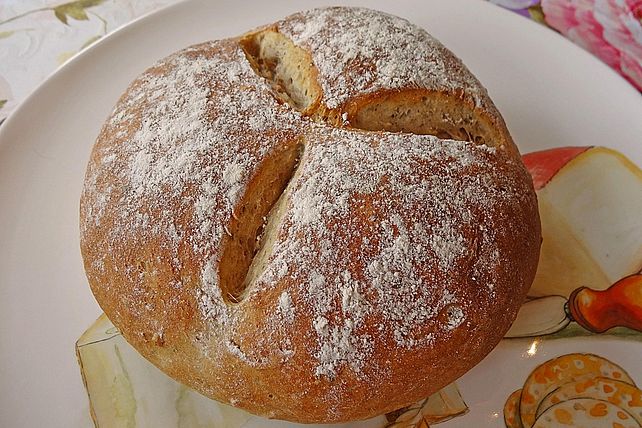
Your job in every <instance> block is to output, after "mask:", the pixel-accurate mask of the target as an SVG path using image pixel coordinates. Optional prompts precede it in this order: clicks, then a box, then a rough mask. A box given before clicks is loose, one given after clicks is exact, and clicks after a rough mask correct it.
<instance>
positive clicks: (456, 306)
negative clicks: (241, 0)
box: [80, 8, 540, 422]
mask: <svg viewBox="0 0 642 428" xmlns="http://www.w3.org/2000/svg"><path fill="white" fill-rule="evenodd" d="M80 222H81V249H82V254H83V258H84V263H85V269H86V272H87V277H88V280H89V284H90V285H91V288H92V290H93V292H94V294H95V296H96V299H97V300H98V303H99V304H100V306H101V307H102V308H103V310H104V311H105V313H106V314H107V316H108V317H109V318H110V320H111V321H112V322H113V323H114V325H116V326H117V327H118V328H119V329H120V330H121V332H122V333H123V335H124V337H125V338H126V339H127V340H128V341H129V343H131V344H132V345H133V346H134V347H135V348H136V349H137V350H138V351H139V352H140V353H141V354H142V355H143V356H144V357H146V358H147V359H148V360H149V361H151V362H152V363H153V364H155V365H156V366H158V367H159V368H160V369H161V370H163V371H164V372H165V373H167V374H168V375H170V376H172V377H173V378H175V379H177V380H179V381H181V382H183V383H184V384H186V385H188V386H190V387H192V388H194V389H196V390H197V391H200V392H201V393H203V394H205V395H207V396H209V397H211V398H214V399H217V400H219V401H222V402H224V403H229V404H231V405H233V406H238V407H241V408H243V409H246V410H248V411H250V412H252V413H255V414H259V415H263V416H266V417H271V418H279V419H287V420H291V421H298V422H340V421H349V420H356V419H364V418H368V417H372V416H375V415H378V414H382V413H384V412H388V411H392V410H395V409H398V408H401V407H403V406H405V405H408V404H410V403H412V402H414V401H416V400H418V399H422V398H424V397H426V396H428V395H430V394H432V393H434V392H436V391H437V390H439V389H440V388H442V387H444V386H445V385H447V384H448V383H450V382H452V381H453V380H455V379H456V378H458V377H459V376H461V375H462V374H463V373H465V372H466V371H467V370H469V369H470V368H471V367H473V366H474V365H475V364H476V363H477V362H479V361H480V360H481V359H482V358H483V357H484V356H485V355H486V354H487V353H488V352H490V350H491V349H492V348H493V347H494V346H495V345H496V344H497V343H498V342H499V340H500V339H501V338H502V336H503V334H504V333H505V332H506V331H507V330H508V328H509V326H510V324H511V322H512V321H513V319H514V318H515V316H516V313H517V310H518V308H519V306H520V304H521V303H522V301H523V299H524V297H525V294H526V291H527V289H528V287H529V286H530V284H531V281H532V280H533V277H534V274H535V269H536V266H537V260H538V254H539V245H540V226H539V218H538V212H537V201H536V197H535V193H534V190H533V186H532V183H531V180H530V177H529V175H528V173H527V172H526V170H525V168H524V167H523V165H522V163H521V160H520V158H519V154H518V152H517V149H516V148H515V146H514V144H513V142H512V140H511V137H510V135H509V134H508V131H507V129H506V126H505V125H504V122H503V120H502V118H501V116H500V115H499V113H498V112H497V110H496V108H495V107H494V105H493V103H492V102H491V100H490V99H489V98H488V95H487V93H486V91H485V89H484V88H483V87H482V86H481V84H480V83H479V82H478V81H477V80H476V79H475V78H474V77H473V76H472V74H471V73H470V72H469V71H468V70H467V69H466V68H465V67H464V65H463V64H462V63H461V61H460V60H458V59H457V58H456V57H455V56H454V55H453V54H452V53H450V52H449V51H448V50H446V49H445V48H444V47H443V46H442V45H441V44H440V43H439V42H438V41H436V40H435V39H434V38H432V37H431V36H430V35H428V34H427V33H426V32H425V31H424V30H422V29H420V28H418V27H416V26H413V25H411V24H410V23H408V22H407V21H405V20H403V19H400V18H397V17H394V16H391V15H388V14H384V13H380V12H376V11H372V10H368V9H358V8H328V9H316V10H312V11H309V12H304V13H299V14H295V15H293V16H290V17H288V18H286V19H284V20H283V21H281V22H278V23H277V24H273V25H270V26H267V27H264V28H261V29H258V30H256V31H253V32H251V33H249V34H246V35H244V36H242V37H239V38H234V39H228V40H222V41H215V42H208V43H203V44H200V45H197V46H193V47H189V48H187V49H185V50H182V51H180V52H178V53H176V54H173V55H171V56H169V57H168V58H165V59H163V60H161V61H160V62H158V63H157V64H156V65H154V66H153V67H151V68H150V69H148V70H147V71H146V72H144V73H143V74H142V75H141V76H140V77H138V78H137V79H136V80H135V81H134V82H133V83H132V84H131V85H130V87H129V88H128V89H127V91H126V92H125V94H124V95H123V96H122V97H121V99H120V100H119V102H118V104H117V105H116V107H115V109H114V110H113V112H112V114H111V116H110V117H109V119H108V120H107V122H106V123H105V125H104V127H103V129H102V131H101V133H100V135H99V137H98V140H97V142H96V145H95V147H94V149H93V152H92V154H91V159H90V161H89V165H88V169H87V174H86V180H85V186H84V191H83V194H82V198H81V207H80Z"/></svg>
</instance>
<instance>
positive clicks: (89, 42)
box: [80, 35, 102, 50]
mask: <svg viewBox="0 0 642 428" xmlns="http://www.w3.org/2000/svg"><path fill="white" fill-rule="evenodd" d="M101 37H102V36H101V35H97V36H94V37H90V38H89V39H87V41H86V42H85V43H83V45H82V46H81V47H80V49H81V50H82V49H85V48H86V47H87V46H91V45H93V44H94V42H95V41H96V40H99V39H100V38H101Z"/></svg>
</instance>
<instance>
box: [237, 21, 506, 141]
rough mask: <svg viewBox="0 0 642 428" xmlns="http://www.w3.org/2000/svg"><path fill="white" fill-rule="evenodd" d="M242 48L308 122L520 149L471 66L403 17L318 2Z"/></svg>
mask: <svg viewBox="0 0 642 428" xmlns="http://www.w3.org/2000/svg"><path fill="white" fill-rule="evenodd" d="M342 35H343V36H342ZM241 45H242V46H243V48H244V51H245V53H246V55H247V57H248V60H249V61H250V62H251V63H252V65H253V67H254V68H255V70H257V72H258V73H259V74H261V75H262V76H263V77H265V78H266V79H267V80H268V81H269V82H270V83H271V84H272V87H273V88H274V90H275V92H276V94H277V97H278V98H279V99H281V101H283V102H287V103H289V104H291V105H292V106H293V107H294V108H296V109H297V110H299V111H301V112H302V113H303V114H305V115H307V116H310V117H312V118H313V119H315V120H319V121H322V122H325V123H328V124H331V125H334V126H349V127H353V128H359V129H364V130H384V131H391V132H410V133H414V134H429V135H435V136H437V137H440V138H449V139H455V140H461V141H470V142H473V143H476V144H486V145H488V146H491V147H498V148H501V149H504V150H508V151H511V152H513V153H517V151H516V149H515V147H514V144H513V142H512V139H511V137H510V134H509V132H508V130H507V128H506V125H505V124H504V122H503V119H502V118H501V115H500V114H499V113H498V112H497V110H496V109H495V107H494V106H493V105H492V103H488V102H487V101H486V98H487V96H486V94H485V90H484V89H483V88H482V87H481V85H480V84H479V82H478V81H477V79H476V78H475V77H474V76H473V75H472V73H470V72H469V71H468V70H467V69H466V68H465V66H464V65H463V64H462V63H461V61H460V60H459V59H458V58H457V57H456V56H454V55H453V54H452V53H451V52H450V51H448V50H447V49H446V48H445V47H444V46H443V45H442V44H441V43H440V42H439V41H437V40H436V39H434V38H433V37H431V36H430V35H429V34H428V33H426V32H425V31H417V27H415V26H413V25H411V24H409V23H408V22H407V21H405V20H402V19H399V18H396V17H393V16H390V15H386V14H383V13H372V11H370V10H367V9H357V8H353V9H350V10H349V11H348V12H347V13H346V9H345V8H327V9H316V10H313V11H308V12H303V13H298V14H295V15H292V16H290V17H288V18H286V19H284V20H283V21H281V22H279V23H277V24H275V25H272V26H269V27H267V28H262V29H259V30H256V31H254V32H250V33H248V34H246V35H245V36H243V37H242V39H241ZM409 45H412V49H408V46H409ZM339 70H340V75H339V74H337V73H338V71H339Z"/></svg>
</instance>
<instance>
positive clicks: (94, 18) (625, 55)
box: [0, 0, 642, 122]
mask: <svg viewBox="0 0 642 428" xmlns="http://www.w3.org/2000/svg"><path fill="white" fill-rule="evenodd" d="M479 1H482V0H479ZM488 1H491V2H492V3H495V4H497V5H499V6H501V7H504V8H507V9H511V10H513V11H515V12H516V13H519V14H521V15H523V16H525V17H527V18H530V19H534V20H535V21H537V22H539V23H541V24H542V25H546V26H547V27H549V28H551V29H552V30H555V31H558V32H560V33H562V34H563V35H564V36H566V37H568V38H569V39H570V40H572V41H573V42H575V43H576V44H578V45H579V46H581V47H583V48H584V49H586V50H588V51H590V52H591V53H593V54H594V55H596V56H597V57H599V58H600V59H601V60H602V61H604V62H606V63H607V64H608V65H609V66H611V67H613V68H614V69H615V70H617V71H618V72H619V73H620V74H621V75H622V76H623V77H624V78H625V79H627V80H628V81H629V82H630V83H631V84H632V85H633V86H635V87H636V88H638V89H640V90H642V0H488ZM176 2H177V0H76V1H71V2H64V1H61V0H0V122H2V121H3V120H4V118H5V117H6V116H7V115H8V114H9V113H10V112H11V111H12V110H14V109H15V108H16V106H17V105H18V104H19V102H20V101H21V100H22V99H24V98H25V97H26V96H27V95H29V93H30V92H31V91H32V90H33V89H34V88H35V87H36V86H37V85H38V84H39V83H41V82H42V81H43V80H44V79H45V78H46V77H47V76H48V75H49V74H51V73H52V72H53V71H54V70H56V69H57V68H58V67H59V66H60V65H61V64H63V63H64V62H65V61H66V60H67V59H69V58H70V57H72V56H73V55H74V54H76V53H78V52H79V51H81V50H82V49H84V48H86V47H87V46H89V45H91V44H92V43H94V42H95V41H96V40H98V39H100V38H101V37H104V36H105V35H106V34H108V33H109V32H111V31H114V30H115V29H116V28H118V27H120V26H121V25H124V24H126V23H127V22H129V21H131V20H133V19H134V18H137V17H139V16H141V15H143V14H145V13H148V12H151V11H153V10H156V9H158V8H161V7H163V6H167V5H169V4H171V3H176ZM45 36H46V37H45Z"/></svg>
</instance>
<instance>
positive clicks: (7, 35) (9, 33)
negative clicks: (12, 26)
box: [0, 31, 15, 39]
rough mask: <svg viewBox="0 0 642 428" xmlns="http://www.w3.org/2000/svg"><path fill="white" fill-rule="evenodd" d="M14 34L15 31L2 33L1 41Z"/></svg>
mask: <svg viewBox="0 0 642 428" xmlns="http://www.w3.org/2000/svg"><path fill="white" fill-rule="evenodd" d="M13 33H15V31H0V39H6V38H7V37H9V36H10V35H12V34H13Z"/></svg>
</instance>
